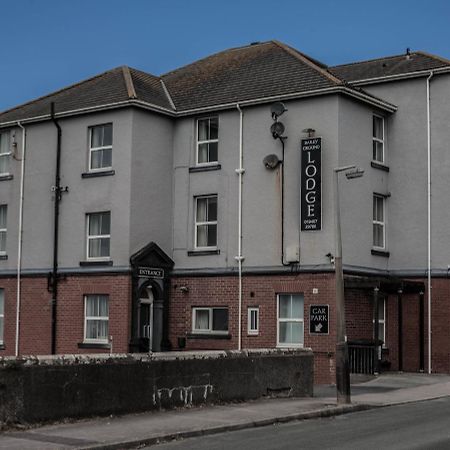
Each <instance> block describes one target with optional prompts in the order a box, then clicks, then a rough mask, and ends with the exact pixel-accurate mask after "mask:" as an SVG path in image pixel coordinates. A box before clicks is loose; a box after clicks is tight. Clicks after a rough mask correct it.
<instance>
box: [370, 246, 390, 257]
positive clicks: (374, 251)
mask: <svg viewBox="0 0 450 450" xmlns="http://www.w3.org/2000/svg"><path fill="white" fill-rule="evenodd" d="M370 253H372V255H374V256H384V257H385V258H389V255H390V253H389V252H388V251H386V250H377V249H375V248H373V249H372V250H371V251H370Z"/></svg>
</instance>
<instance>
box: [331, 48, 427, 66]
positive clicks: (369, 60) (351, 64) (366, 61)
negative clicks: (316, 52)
mask: <svg viewBox="0 0 450 450" xmlns="http://www.w3.org/2000/svg"><path fill="white" fill-rule="evenodd" d="M416 53H420V52H417V51H414V52H411V53H410V55H415V54H416ZM401 56H404V57H406V56H407V55H406V54H405V53H401V54H399V55H390V56H382V57H380V58H371V59H364V60H362V61H353V62H350V63H345V64H337V65H336V66H330V69H335V68H336V67H343V66H354V65H356V64H364V63H368V62H375V61H381V60H383V59H394V58H400V57H401Z"/></svg>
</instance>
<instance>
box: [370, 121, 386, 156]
mask: <svg viewBox="0 0 450 450" xmlns="http://www.w3.org/2000/svg"><path fill="white" fill-rule="evenodd" d="M372 120H373V133H372V134H373V136H372V145H373V156H372V158H373V160H374V161H377V162H380V163H384V118H383V117H380V116H373V119H372Z"/></svg>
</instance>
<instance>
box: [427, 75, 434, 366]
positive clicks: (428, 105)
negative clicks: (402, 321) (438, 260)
mask: <svg viewBox="0 0 450 450" xmlns="http://www.w3.org/2000/svg"><path fill="white" fill-rule="evenodd" d="M433 75H434V74H433V71H431V72H430V75H429V77H428V78H427V166H428V167H427V169H428V170H427V209H428V211H427V214H428V223H427V228H428V236H427V247H428V249H427V253H428V254H427V272H428V295H427V296H428V373H431V129H430V127H431V116H430V80H431V78H432V76H433Z"/></svg>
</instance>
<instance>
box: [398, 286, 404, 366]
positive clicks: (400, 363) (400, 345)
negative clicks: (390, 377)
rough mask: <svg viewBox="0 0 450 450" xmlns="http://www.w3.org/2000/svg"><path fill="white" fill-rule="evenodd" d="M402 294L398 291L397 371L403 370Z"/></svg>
mask: <svg viewBox="0 0 450 450" xmlns="http://www.w3.org/2000/svg"><path fill="white" fill-rule="evenodd" d="M402 294H403V291H402V290H401V289H399V290H398V371H399V372H401V371H402V370H403V311H402V309H403V308H402Z"/></svg>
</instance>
